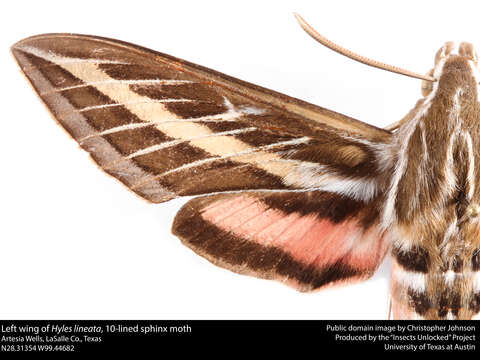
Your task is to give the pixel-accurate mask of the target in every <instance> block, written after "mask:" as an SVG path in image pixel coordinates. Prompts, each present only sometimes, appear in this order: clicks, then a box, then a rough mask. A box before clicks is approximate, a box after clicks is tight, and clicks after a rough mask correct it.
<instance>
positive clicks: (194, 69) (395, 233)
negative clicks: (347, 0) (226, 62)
mask: <svg viewBox="0 0 480 360" xmlns="http://www.w3.org/2000/svg"><path fill="white" fill-rule="evenodd" d="M297 19H298V20H299V22H300V24H301V25H302V27H303V28H304V29H305V30H306V31H307V32H308V33H309V34H310V35H311V36H312V37H314V38H315V39H316V40H318V41H320V42H321V43H323V44H324V45H326V46H329V47H330V48H332V49H333V50H335V51H338V52H341V53H342V54H344V55H346V56H349V57H351V58H353V59H355V60H358V61H361V62H364V63H366V64H368V65H372V66H376V67H380V68H383V69H385V70H389V71H394V72H398V73H401V74H404V75H407V76H412V77H416V78H420V79H422V80H423V85H422V92H423V98H422V99H420V100H419V101H418V102H417V104H416V105H415V107H414V108H413V109H412V110H411V111H410V112H409V113H408V114H407V115H406V116H405V117H404V118H403V119H402V120H401V121H399V122H397V123H395V124H393V125H392V126H390V127H388V128H386V129H380V128H377V127H374V126H371V125H368V124H366V123H363V122H360V121H358V120H355V119H352V118H350V117H347V116H345V115H341V114H339V113H336V112H333V111H330V110H327V109H324V108H321V107H318V106H315V105H312V104H308V103H305V102H303V101H300V100H297V99H294V98H291V97H288V96H285V95H282V94H279V93H277V92H274V91H271V90H267V89H265V88H261V87H259V86H256V85H252V84H249V83H246V82H243V81H241V80H237V79H234V78H232V77H229V76H227V75H224V74H221V73H218V72H215V71H213V70H210V69H207V68H204V67H201V66H198V65H195V64H192V63H189V62H186V61H183V60H180V59H177V58H174V57H171V56H169V55H165V54H161V53H157V52H154V51H152V50H148V49H145V48H141V47H139V46H135V45H131V44H127V43H124V42H120V41H117V40H111V39H105V38H100V37H93V36H85V35H72V34H48V35H39V36H34V37H31V38H28V39H25V40H22V41H20V42H18V43H17V44H15V45H13V47H12V52H13V55H14V57H15V59H16V60H17V62H18V63H19V65H20V67H21V69H22V71H23V72H24V73H25V75H26V76H27V78H28V79H29V81H30V82H31V84H32V85H33V87H34V88H35V90H36V91H37V93H38V95H39V96H40V98H41V99H42V101H43V102H44V103H45V104H46V106H47V107H48V108H49V110H50V111H51V112H52V114H53V115H54V117H55V118H56V119H57V121H58V122H59V124H60V125H62V126H63V127H64V128H65V129H66V130H67V131H68V132H69V134H70V135H71V136H72V137H73V138H74V139H75V140H76V141H77V142H78V143H79V144H80V146H81V147H82V148H83V149H84V150H86V151H87V152H89V154H90V156H91V157H92V159H93V160H94V161H95V162H96V163H98V164H99V166H100V167H101V168H102V169H103V170H104V171H105V172H107V173H108V174H110V175H112V176H113V177H115V178H117V179H118V180H119V181H121V182H122V183H123V184H125V185H126V186H127V187H128V188H129V189H130V190H132V191H133V192H135V193H136V194H138V195H139V196H141V197H143V198H145V199H146V200H148V201H150V202H153V203H160V202H164V201H168V200H170V199H173V198H176V197H179V196H196V197H195V198H194V199H192V200H190V201H188V202H187V203H186V204H185V206H184V207H183V208H182V209H181V210H180V211H179V213H178V214H177V215H176V218H175V220H174V223H173V229H172V231H173V233H174V234H175V235H176V236H178V237H179V238H180V239H181V240H182V242H183V243H184V244H185V245H186V246H188V247H190V248H191V249H192V250H193V251H195V252H196V253H198V254H200V255H201V256H203V257H205V258H207V259H208V260H210V261H211V262H212V263H214V264H216V265H219V266H222V267H225V268H227V269H230V270H232V271H235V272H237V273H242V274H249V275H254V276H257V277H261V278H266V279H275V280H279V281H282V282H284V283H285V284H287V285H290V286H292V287H295V288H297V289H298V290H301V291H311V290H317V289H321V288H325V287H329V286H332V285H337V284H348V283H351V282H354V281H361V280H365V279H367V278H369V277H370V276H371V275H372V274H373V273H374V272H375V270H376V269H377V268H378V266H379V264H380V263H381V262H382V260H383V258H384V256H385V254H386V253H387V252H389V251H391V253H392V255H393V268H392V278H391V298H392V314H393V317H394V318H397V319H471V318H475V317H478V313H479V312H480V250H479V249H480V237H479V236H478V235H479V234H480V228H479V226H480V218H479V214H480V205H479V200H480V190H479V187H478V186H477V184H478V182H479V180H480V179H479V177H480V174H479V171H478V170H477V166H476V164H477V163H479V162H480V143H479V140H478V137H479V136H478V135H479V134H480V128H479V125H478V124H479V123H478V121H479V120H480V105H479V102H478V99H479V98H478V86H479V81H480V77H479V74H478V56H477V54H476V52H475V51H474V49H473V47H472V45H471V44H469V43H460V44H454V43H451V42H448V43H446V44H445V45H444V46H443V47H442V48H441V49H440V50H439V51H438V53H437V55H436V57H435V66H434V68H433V69H432V70H431V71H430V72H429V73H428V75H425V76H423V75H418V74H415V73H412V72H410V71H406V70H403V69H399V68H396V67H393V66H388V65H385V64H381V63H378V62H376V61H373V60H370V59H367V58H364V57H361V56H359V55H357V54H354V53H352V52H350V51H348V50H345V49H343V48H341V47H339V46H338V45H336V44H334V43H332V42H330V41H328V40H327V39H325V38H323V37H322V36H321V35H319V34H318V33H316V32H315V30H313V29H312V28H311V27H310V26H309V25H308V24H306V23H305V22H304V20H303V19H301V18H300V17H298V16H297Z"/></svg>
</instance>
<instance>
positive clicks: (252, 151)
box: [133, 137, 310, 188]
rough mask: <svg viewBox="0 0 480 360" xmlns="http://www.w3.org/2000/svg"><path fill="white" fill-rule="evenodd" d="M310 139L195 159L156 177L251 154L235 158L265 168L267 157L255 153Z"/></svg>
mask: <svg viewBox="0 0 480 360" xmlns="http://www.w3.org/2000/svg"><path fill="white" fill-rule="evenodd" d="M308 141H310V138H308V137H303V138H298V139H294V140H287V141H281V142H278V143H274V144H270V145H264V146H258V147H251V148H249V149H247V150H245V151H239V152H236V153H230V154H225V155H223V156H216V157H211V158H208V159H202V160H198V161H194V162H191V163H188V164H185V165H182V166H179V167H176V168H174V169H171V170H169V171H166V172H164V173H163V174H160V175H157V176H155V178H160V177H163V176H166V175H169V174H172V173H175V172H179V171H182V170H186V169H189V168H192V167H198V166H201V165H203V164H208V163H210V162H214V161H217V160H226V159H231V158H239V157H248V156H251V155H254V157H253V158H252V160H250V161H242V159H235V160H237V161H239V162H248V163H252V164H256V165H259V167H260V168H263V167H266V168H270V166H268V165H263V166H262V165H261V164H262V161H263V162H264V163H267V161H265V160H266V159H264V158H263V159H262V158H261V157H260V156H259V157H257V156H255V155H257V154H263V152H262V151H263V150H270V149H274V148H276V147H282V146H287V145H298V144H305V143H307V142H308ZM265 155H266V157H267V158H268V159H272V156H273V155H274V154H271V153H265ZM244 160H248V159H246V158H245V159H244ZM150 180H151V179H149V181H150ZM139 185H143V182H140V183H138V184H135V185H134V186H133V187H134V188H136V187H137V186H139Z"/></svg>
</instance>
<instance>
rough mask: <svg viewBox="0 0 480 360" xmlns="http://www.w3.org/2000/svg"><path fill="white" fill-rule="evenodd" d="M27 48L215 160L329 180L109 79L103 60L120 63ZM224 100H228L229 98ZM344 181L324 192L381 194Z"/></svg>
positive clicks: (231, 113)
mask: <svg viewBox="0 0 480 360" xmlns="http://www.w3.org/2000/svg"><path fill="white" fill-rule="evenodd" d="M22 50H23V51H25V52H27V53H31V54H33V55H35V56H37V57H41V58H43V59H45V60H47V61H51V62H53V63H55V64H57V65H58V66H60V67H62V68H63V69H65V70H67V71H68V72H70V73H71V74H72V75H73V76H75V77H77V78H78V79H80V80H82V81H83V82H85V83H86V84H88V85H89V86H94V87H95V88H96V89H97V90H98V91H100V92H101V93H103V94H104V95H106V96H108V97H109V98H110V99H112V100H113V101H115V102H116V103H117V104H122V105H123V106H124V107H125V108H126V109H127V110H129V111H130V112H132V113H133V114H134V115H136V116H137V117H138V118H139V119H141V120H142V121H144V122H145V123H147V124H149V125H150V124H154V125H152V126H155V127H156V128H157V129H158V130H160V131H161V132H163V133H164V134H165V135H167V136H168V137H171V138H174V139H177V140H179V141H189V142H190V144H191V145H193V146H196V147H198V148H200V149H202V150H204V151H206V152H208V153H210V154H212V155H214V158H216V159H225V158H232V157H234V160H235V161H238V162H243V163H249V164H254V165H255V166H257V167H259V168H261V169H263V170H265V171H267V172H269V173H271V174H273V175H276V176H279V177H280V178H281V179H282V181H283V182H284V183H285V185H287V186H293V187H297V188H304V187H309V188H311V187H322V186H325V184H326V180H327V178H326V177H325V174H318V173H315V172H314V171H312V166H313V167H314V166H318V164H314V163H307V162H303V161H299V162H297V163H291V162H277V161H275V160H280V159H281V157H280V156H279V155H277V154H275V153H272V152H265V151H262V150H269V148H268V147H265V149H261V148H260V147H258V148H256V149H253V148H252V147H251V145H249V144H247V143H244V142H243V141H241V140H239V139H237V138H235V137H234V136H230V135H224V136H215V137H213V136H214V134H215V132H213V131H212V130H210V129H209V128H208V127H207V126H204V125H202V124H199V123H196V122H192V121H189V120H188V119H182V118H181V117H179V116H177V115H175V114H174V113H172V112H170V111H168V109H167V108H166V106H165V105H164V104H163V102H166V101H170V100H171V101H174V99H165V100H161V101H152V99H150V98H149V97H147V96H143V95H140V94H138V93H136V92H134V91H132V90H131V89H130V85H131V83H130V82H127V81H118V80H117V79H114V78H112V77H110V76H109V75H108V74H106V73H105V72H104V71H103V70H101V69H100V68H99V66H98V64H101V63H113V64H116V63H119V62H117V61H110V60H95V59H88V60H87V59H73V58H66V57H62V56H59V55H56V54H53V53H51V52H46V51H43V50H41V49H38V48H33V47H28V46H24V47H23V48H22ZM112 83H115V86H112ZM225 100H226V101H227V102H228V100H227V99H225ZM181 101H195V99H183V100H181ZM230 105H231V104H230ZM102 106H105V107H107V106H116V104H106V105H101V106H99V107H98V108H100V107H102ZM118 106H119V105H118ZM94 108H97V107H96V106H94V107H89V108H86V109H83V111H86V110H91V109H94ZM228 108H229V109H228V111H227V112H225V113H224V115H225V116H226V117H229V118H237V114H238V113H240V116H241V115H243V114H242V111H241V109H234V108H233V105H231V106H230V107H228ZM247 112H248V109H247ZM240 116H238V117H240ZM192 120H193V119H192ZM131 127H137V125H131ZM129 128H130V125H127V126H125V127H121V129H119V131H122V130H123V129H125V130H126V129H129ZM107 131H108V130H107ZM91 136H95V134H92V135H90V136H89V137H91ZM195 137H197V138H198V139H196V140H192V138H195ZM309 141H310V139H309V138H307V137H303V138H298V139H294V140H293V141H292V145H296V144H298V145H300V144H305V143H307V142H309ZM143 150H146V149H143ZM141 151H142V150H138V152H141ZM232 155H233V156H232ZM269 159H272V160H273V161H271V162H270V161H266V160H269ZM203 161H211V160H209V159H206V160H199V161H198V162H197V163H199V164H201V163H202V162H203ZM192 165H193V166H195V165H196V164H195V163H192V164H187V165H185V167H190V166H192ZM185 167H179V168H177V169H175V171H179V170H181V169H182V168H185ZM344 185H348V186H350V188H349V189H345V188H344V187H343V186H338V187H337V186H335V185H330V186H329V187H327V188H325V191H334V192H341V193H342V192H343V193H345V195H348V196H352V195H353V196H354V197H356V198H360V199H361V200H365V201H366V200H369V199H370V198H371V197H373V196H374V195H375V194H376V188H375V184H374V183H369V184H368V185H365V184H363V183H362V184H357V180H356V179H351V180H348V182H347V183H344ZM365 189H367V191H365V192H364V194H361V193H360V194H359V193H358V191H360V192H361V191H364V190H365Z"/></svg>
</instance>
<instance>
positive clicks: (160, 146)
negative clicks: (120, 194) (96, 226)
mask: <svg viewBox="0 0 480 360" xmlns="http://www.w3.org/2000/svg"><path fill="white" fill-rule="evenodd" d="M255 130H257V128H256V127H249V128H244V129H236V130H230V131H223V132H219V133H214V134H210V135H205V136H195V137H192V138H190V139H182V140H173V141H167V142H164V143H162V144H157V145H153V146H150V147H148V148H145V149H142V150H138V151H136V152H134V153H133V154H130V155H128V156H127V157H126V158H127V159H132V158H134V157H137V156H141V155H146V154H149V153H152V152H155V151H158V150H162V149H165V148H168V147H171V146H175V145H178V144H181V143H185V142H189V141H192V140H200V139H206V138H212V137H220V136H229V135H238V134H243V133H247V132H250V131H255ZM105 167H108V165H106V166H105Z"/></svg>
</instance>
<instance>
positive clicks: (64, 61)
mask: <svg viewBox="0 0 480 360" xmlns="http://www.w3.org/2000/svg"><path fill="white" fill-rule="evenodd" d="M21 49H22V50H23V51H25V52H27V53H30V54H32V55H35V56H37V57H40V58H42V59H45V60H49V61H51V62H53V63H55V64H57V65H72V64H119V65H128V63H126V62H123V61H116V60H108V59H92V58H87V59H81V58H73V57H72V58H68V57H63V56H58V55H56V54H54V53H53V52H51V51H50V52H48V53H46V52H45V51H43V50H40V49H38V48H35V47H32V46H22V48H21Z"/></svg>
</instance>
